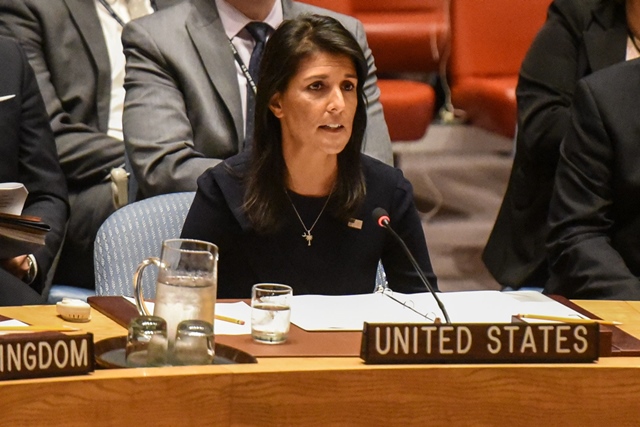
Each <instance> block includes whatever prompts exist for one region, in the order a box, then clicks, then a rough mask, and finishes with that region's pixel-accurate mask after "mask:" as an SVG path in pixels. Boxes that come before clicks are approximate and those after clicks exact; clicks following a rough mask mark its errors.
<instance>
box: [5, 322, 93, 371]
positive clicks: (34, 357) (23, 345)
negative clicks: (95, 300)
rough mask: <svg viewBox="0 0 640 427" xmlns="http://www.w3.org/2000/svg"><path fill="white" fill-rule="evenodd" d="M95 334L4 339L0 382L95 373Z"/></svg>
mask: <svg viewBox="0 0 640 427" xmlns="http://www.w3.org/2000/svg"><path fill="white" fill-rule="evenodd" d="M93 370H94V350H93V334H91V333H64V334H63V333H60V332H34V333H18V334H6V335H1V336H0V380H10V379H17V378H39V377H53V376H62V375H80V374H87V373H89V372H93Z"/></svg>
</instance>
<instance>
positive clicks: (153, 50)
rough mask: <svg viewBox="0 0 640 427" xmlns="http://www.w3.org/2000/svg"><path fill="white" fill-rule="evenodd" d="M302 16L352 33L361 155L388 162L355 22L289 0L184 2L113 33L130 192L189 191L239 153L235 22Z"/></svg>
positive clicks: (247, 40) (243, 83) (241, 79)
mask: <svg viewBox="0 0 640 427" xmlns="http://www.w3.org/2000/svg"><path fill="white" fill-rule="evenodd" d="M302 13H317V14H324V15H331V16H334V17H336V18H337V19H339V20H340V21H341V22H342V23H343V25H345V27H346V28H347V29H348V30H349V31H351V33H352V34H354V36H355V37H356V38H357V40H358V42H359V44H360V45H361V47H362V49H363V51H364V52H365V55H366V58H367V61H368V66H369V75H368V78H367V81H366V82H365V93H366V95H367V98H368V103H369V105H368V109H367V111H368V124H367V135H366V139H365V143H364V152H365V153H366V154H369V155H372V156H373V157H376V158H378V159H380V160H383V161H385V162H387V163H391V162H392V153H391V145H390V140H389V133H388V130H387V126H386V124H385V122H384V117H383V114H382V106H381V105H380V102H379V95H380V92H379V89H378V87H377V85H376V81H377V80H376V76H375V70H376V69H375V65H374V63H373V57H372V55H371V50H370V49H369V48H368V45H367V42H366V37H365V34H364V29H363V27H362V25H361V23H360V22H358V21H357V20H355V19H353V18H350V17H347V16H345V15H340V14H337V13H334V12H331V11H328V10H325V9H320V8H317V7H313V6H310V5H306V4H302V3H298V2H293V1H291V0H192V1H191V2H183V3H180V4H178V5H177V6H175V7H173V8H171V9H168V10H165V11H161V12H160V13H156V14H154V15H152V16H148V17H144V18H141V19H139V20H136V21H134V22H131V23H130V24H128V25H127V26H126V27H125V30H124V32H123V35H122V40H123V45H124V50H125V55H126V57H127V75H126V78H125V88H126V91H127V94H126V99H125V113H124V118H123V122H124V123H123V124H124V133H125V144H126V148H127V153H128V155H129V157H130V159H131V162H132V169H133V172H134V173H135V175H136V178H137V181H138V184H139V190H140V191H139V193H138V195H139V197H150V196H153V195H157V194H162V193H168V192H175V191H193V190H195V189H196V179H197V178H198V176H200V175H201V174H202V173H203V172H204V171H205V170H206V169H208V168H210V167H212V166H214V165H215V164H217V163H218V162H219V161H220V160H222V159H225V158H227V157H229V156H231V155H233V154H236V153H238V152H239V151H242V150H243V148H244V146H245V139H246V137H245V124H246V116H247V108H246V104H247V101H246V96H245V94H246V93H247V92H246V90H247V89H246V88H247V85H248V84H249V83H248V79H247V78H246V75H245V73H244V72H243V71H242V68H241V67H240V62H242V63H243V64H245V65H246V66H247V67H249V66H250V64H249V63H250V55H251V53H252V51H253V48H254V45H255V44H256V42H255V41H254V39H253V36H252V35H251V34H250V32H249V31H248V30H247V29H246V28H245V25H246V24H247V23H249V22H251V21H261V22H265V23H266V24H268V25H269V27H270V28H271V29H270V30H269V31H273V29H274V28H275V27H277V26H278V25H279V24H280V22H282V20H283V19H287V18H292V17H295V16H297V15H300V14H302ZM230 44H233V47H234V48H235V49H236V50H237V51H238V56H239V57H240V60H237V59H236V58H235V57H234V53H233V50H232V48H231V46H230Z"/></svg>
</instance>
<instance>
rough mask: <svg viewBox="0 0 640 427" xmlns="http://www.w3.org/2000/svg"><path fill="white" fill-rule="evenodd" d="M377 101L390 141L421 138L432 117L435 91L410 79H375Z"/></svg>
mask: <svg viewBox="0 0 640 427" xmlns="http://www.w3.org/2000/svg"><path fill="white" fill-rule="evenodd" d="M378 87H379V88H380V103H381V104H382V108H383V109H384V118H385V121H386V122H387V127H388V128H389V136H390V137H391V141H415V140H417V139H420V138H422V137H423V136H424V135H425V133H426V132H427V128H428V127H429V124H430V123H431V118H432V117H433V110H434V108H435V107H434V106H435V103H436V95H435V91H434V90H433V88H432V87H431V86H429V85H427V84H424V83H420V82H414V81H411V80H391V79H381V80H378Z"/></svg>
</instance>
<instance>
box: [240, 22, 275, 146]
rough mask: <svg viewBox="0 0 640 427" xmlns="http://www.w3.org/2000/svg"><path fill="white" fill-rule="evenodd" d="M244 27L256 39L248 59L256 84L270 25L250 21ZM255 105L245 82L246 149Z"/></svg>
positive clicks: (251, 128)
mask: <svg viewBox="0 0 640 427" xmlns="http://www.w3.org/2000/svg"><path fill="white" fill-rule="evenodd" d="M245 28H246V29H247V31H248V32H249V34H251V37H253V39H254V40H255V41H256V44H255V46H254V48H253V52H251V59H250V60H249V74H250V75H251V78H252V79H253V82H254V83H255V84H256V86H257V85H258V73H259V71H260V60H261V59H262V53H263V52H264V46H265V43H266V41H267V36H268V34H269V30H270V29H271V27H270V26H269V25H268V24H265V23H264V22H250V23H248V24H247V26H246V27H245ZM255 105H256V97H255V94H254V93H253V88H252V87H251V85H250V84H249V82H247V123H246V127H245V129H246V130H245V138H244V149H247V148H248V147H250V146H251V145H252V143H253V129H254V119H255V118H254V116H255Z"/></svg>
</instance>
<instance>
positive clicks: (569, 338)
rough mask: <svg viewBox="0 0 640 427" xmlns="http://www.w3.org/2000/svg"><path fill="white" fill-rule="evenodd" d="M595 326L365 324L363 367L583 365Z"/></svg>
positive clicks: (594, 347)
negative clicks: (482, 364)
mask: <svg viewBox="0 0 640 427" xmlns="http://www.w3.org/2000/svg"><path fill="white" fill-rule="evenodd" d="M598 326H599V325H598V324H596V323H584V324H583V323H572V324H565V323H553V324H550V323H545V324H542V323H530V324H527V323H504V324H478V323H469V324H453V325H448V324H433V323H429V324H416V323H366V322H365V324H364V330H363V334H362V346H361V350H360V357H361V358H362V359H363V360H364V361H365V363H372V364H376V363H587V362H593V361H595V360H598V355H599V327H598Z"/></svg>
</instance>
